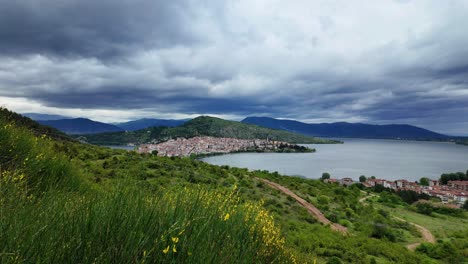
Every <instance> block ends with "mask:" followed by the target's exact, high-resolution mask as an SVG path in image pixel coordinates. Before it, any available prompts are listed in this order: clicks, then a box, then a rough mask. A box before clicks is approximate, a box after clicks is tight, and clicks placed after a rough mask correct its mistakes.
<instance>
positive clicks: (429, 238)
mask: <svg viewBox="0 0 468 264" xmlns="http://www.w3.org/2000/svg"><path fill="white" fill-rule="evenodd" d="M374 196H377V195H375V194H370V195H368V196H365V197H363V198H361V199H359V202H361V203H365V200H366V199H367V198H371V197H374ZM393 218H394V219H396V220H398V221H402V222H407V223H409V224H410V225H413V226H414V227H416V229H418V231H419V232H420V233H421V235H422V239H423V240H424V241H425V242H429V243H435V242H436V239H435V237H434V235H433V234H432V233H431V231H429V229H427V228H425V227H424V226H420V225H418V224H415V223H411V222H409V221H406V220H405V219H403V218H400V217H397V216H393ZM419 245H421V243H420V242H418V243H412V244H409V245H406V247H407V248H408V249H410V250H415V249H416V248H417V247H418V246H419Z"/></svg>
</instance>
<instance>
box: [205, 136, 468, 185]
mask: <svg viewBox="0 0 468 264" xmlns="http://www.w3.org/2000/svg"><path fill="white" fill-rule="evenodd" d="M342 141H344V142H345V144H337V145H305V146H309V147H312V148H315V149H316V150H317V152H316V153H289V154H287V153H286V154H280V153H240V154H228V155H223V156H213V157H208V158H204V159H203V160H204V161H205V162H208V163H211V164H216V165H229V166H234V167H240V168H249V169H251V170H254V169H260V170H269V171H272V172H273V171H278V172H279V173H281V174H285V175H300V176H304V177H307V178H315V179H316V178H320V177H321V175H322V173H323V172H329V173H330V174H331V175H332V177H333V178H343V177H351V178H353V179H356V180H357V179H358V178H359V176H360V175H366V176H372V175H374V176H376V177H378V178H384V179H388V180H397V179H408V180H412V181H415V180H419V179H420V178H421V177H429V178H432V179H438V178H439V176H440V174H442V173H444V172H457V171H464V172H466V170H467V169H468V146H462V145H455V144H452V143H440V142H424V141H398V140H379V139H344V140H342Z"/></svg>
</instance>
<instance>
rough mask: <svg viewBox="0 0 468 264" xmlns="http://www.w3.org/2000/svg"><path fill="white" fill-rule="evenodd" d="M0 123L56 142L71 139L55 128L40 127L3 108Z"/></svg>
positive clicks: (0, 109) (0, 111)
mask: <svg viewBox="0 0 468 264" xmlns="http://www.w3.org/2000/svg"><path fill="white" fill-rule="evenodd" d="M0 123H3V124H14V125H15V126H17V127H22V128H25V129H28V130H29V131H30V132H32V133H33V134H34V135H36V136H41V135H46V136H47V137H49V138H53V139H56V140H65V141H72V139H71V138H70V137H68V136H67V135H66V134H65V133H63V132H60V131H59V130H57V129H55V128H52V127H48V126H43V125H40V124H38V123H37V122H35V121H33V120H32V119H30V118H28V117H25V116H22V115H20V114H17V113H14V112H11V111H9V110H8V109H6V108H3V107H0Z"/></svg>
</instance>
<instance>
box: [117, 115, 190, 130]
mask: <svg viewBox="0 0 468 264" xmlns="http://www.w3.org/2000/svg"><path fill="white" fill-rule="evenodd" d="M189 120H190V119H156V118H143V119H138V120H133V121H128V122H123V123H116V124H115V125H116V126H118V127H120V128H122V129H124V130H128V131H136V130H140V129H145V128H148V127H156V126H163V127H176V126H180V125H182V124H184V123H185V122H187V121H189Z"/></svg>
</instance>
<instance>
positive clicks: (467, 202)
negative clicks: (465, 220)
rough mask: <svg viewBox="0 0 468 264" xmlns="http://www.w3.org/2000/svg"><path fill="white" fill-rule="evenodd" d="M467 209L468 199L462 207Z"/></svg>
mask: <svg viewBox="0 0 468 264" xmlns="http://www.w3.org/2000/svg"><path fill="white" fill-rule="evenodd" d="M462 208H463V209H465V210H468V200H466V201H465V204H464V205H463V207H462Z"/></svg>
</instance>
